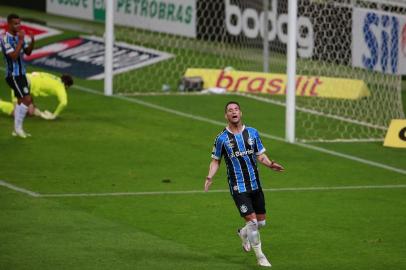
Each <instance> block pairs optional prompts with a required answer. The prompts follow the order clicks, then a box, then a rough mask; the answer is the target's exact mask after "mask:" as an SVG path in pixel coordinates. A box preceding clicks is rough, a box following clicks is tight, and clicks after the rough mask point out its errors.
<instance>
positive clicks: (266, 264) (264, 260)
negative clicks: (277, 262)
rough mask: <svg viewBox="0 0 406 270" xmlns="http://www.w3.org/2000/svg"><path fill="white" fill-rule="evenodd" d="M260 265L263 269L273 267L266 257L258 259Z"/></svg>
mask: <svg viewBox="0 0 406 270" xmlns="http://www.w3.org/2000/svg"><path fill="white" fill-rule="evenodd" d="M257 261H258V265H259V266H263V267H272V264H271V263H270V262H269V261H268V259H267V258H266V257H265V255H262V256H259V257H257Z"/></svg>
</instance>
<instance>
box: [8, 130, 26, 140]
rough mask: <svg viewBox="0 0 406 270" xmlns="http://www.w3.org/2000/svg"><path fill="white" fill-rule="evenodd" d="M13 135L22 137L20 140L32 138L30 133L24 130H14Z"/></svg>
mask: <svg viewBox="0 0 406 270" xmlns="http://www.w3.org/2000/svg"><path fill="white" fill-rule="evenodd" d="M11 135H13V136H14V137H20V138H23V139H25V138H27V137H31V134H30V133H27V132H25V131H24V130H22V129H19V130H13V132H12V133H11Z"/></svg>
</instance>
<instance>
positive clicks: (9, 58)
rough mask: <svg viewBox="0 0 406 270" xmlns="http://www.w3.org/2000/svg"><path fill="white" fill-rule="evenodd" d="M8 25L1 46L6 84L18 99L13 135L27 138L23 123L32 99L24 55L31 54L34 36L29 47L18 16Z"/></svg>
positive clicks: (11, 16) (9, 17) (11, 19)
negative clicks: (4, 62) (4, 63)
mask: <svg viewBox="0 0 406 270" xmlns="http://www.w3.org/2000/svg"><path fill="white" fill-rule="evenodd" d="M7 24H8V30H7V32H6V33H5V35H4V36H3V37H2V38H1V42H0V45H1V50H2V52H3V55H4V59H5V61H6V82H7V84H8V85H9V86H10V87H11V88H12V89H13V91H14V95H15V97H16V98H17V105H16V108H15V112H14V114H15V117H14V131H13V133H12V135H13V136H19V137H21V138H26V137H27V136H29V134H28V133H25V132H24V129H23V122H24V118H25V115H26V114H27V111H28V106H30V104H31V103H32V98H31V96H30V90H29V89H28V83H27V78H26V76H25V63H24V59H23V54H24V53H25V54H27V55H30V54H31V52H32V49H33V48H34V36H33V35H31V42H30V44H29V45H28V44H27V43H25V41H24V36H25V33H24V31H23V30H21V20H20V17H19V16H18V15H16V14H10V15H8V16H7Z"/></svg>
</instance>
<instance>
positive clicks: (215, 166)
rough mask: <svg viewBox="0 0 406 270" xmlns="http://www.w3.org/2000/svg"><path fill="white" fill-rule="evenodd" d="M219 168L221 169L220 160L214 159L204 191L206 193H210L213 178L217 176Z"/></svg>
mask: <svg viewBox="0 0 406 270" xmlns="http://www.w3.org/2000/svg"><path fill="white" fill-rule="evenodd" d="M219 167H220V160H217V159H214V158H213V159H212V160H211V162H210V166H209V174H208V175H207V177H206V180H205V182H204V191H205V192H207V191H209V188H210V186H211V184H212V183H213V177H214V175H215V174H216V172H217V170H218V169H219Z"/></svg>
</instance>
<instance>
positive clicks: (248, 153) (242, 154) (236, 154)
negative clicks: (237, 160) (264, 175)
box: [229, 149, 254, 158]
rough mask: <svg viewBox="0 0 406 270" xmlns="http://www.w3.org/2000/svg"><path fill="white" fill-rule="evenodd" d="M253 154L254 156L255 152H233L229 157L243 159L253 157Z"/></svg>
mask: <svg viewBox="0 0 406 270" xmlns="http://www.w3.org/2000/svg"><path fill="white" fill-rule="evenodd" d="M252 154H254V150H253V149H250V150H247V151H235V152H232V153H231V154H230V155H229V156H230V158H234V157H243V156H246V155H252Z"/></svg>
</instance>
